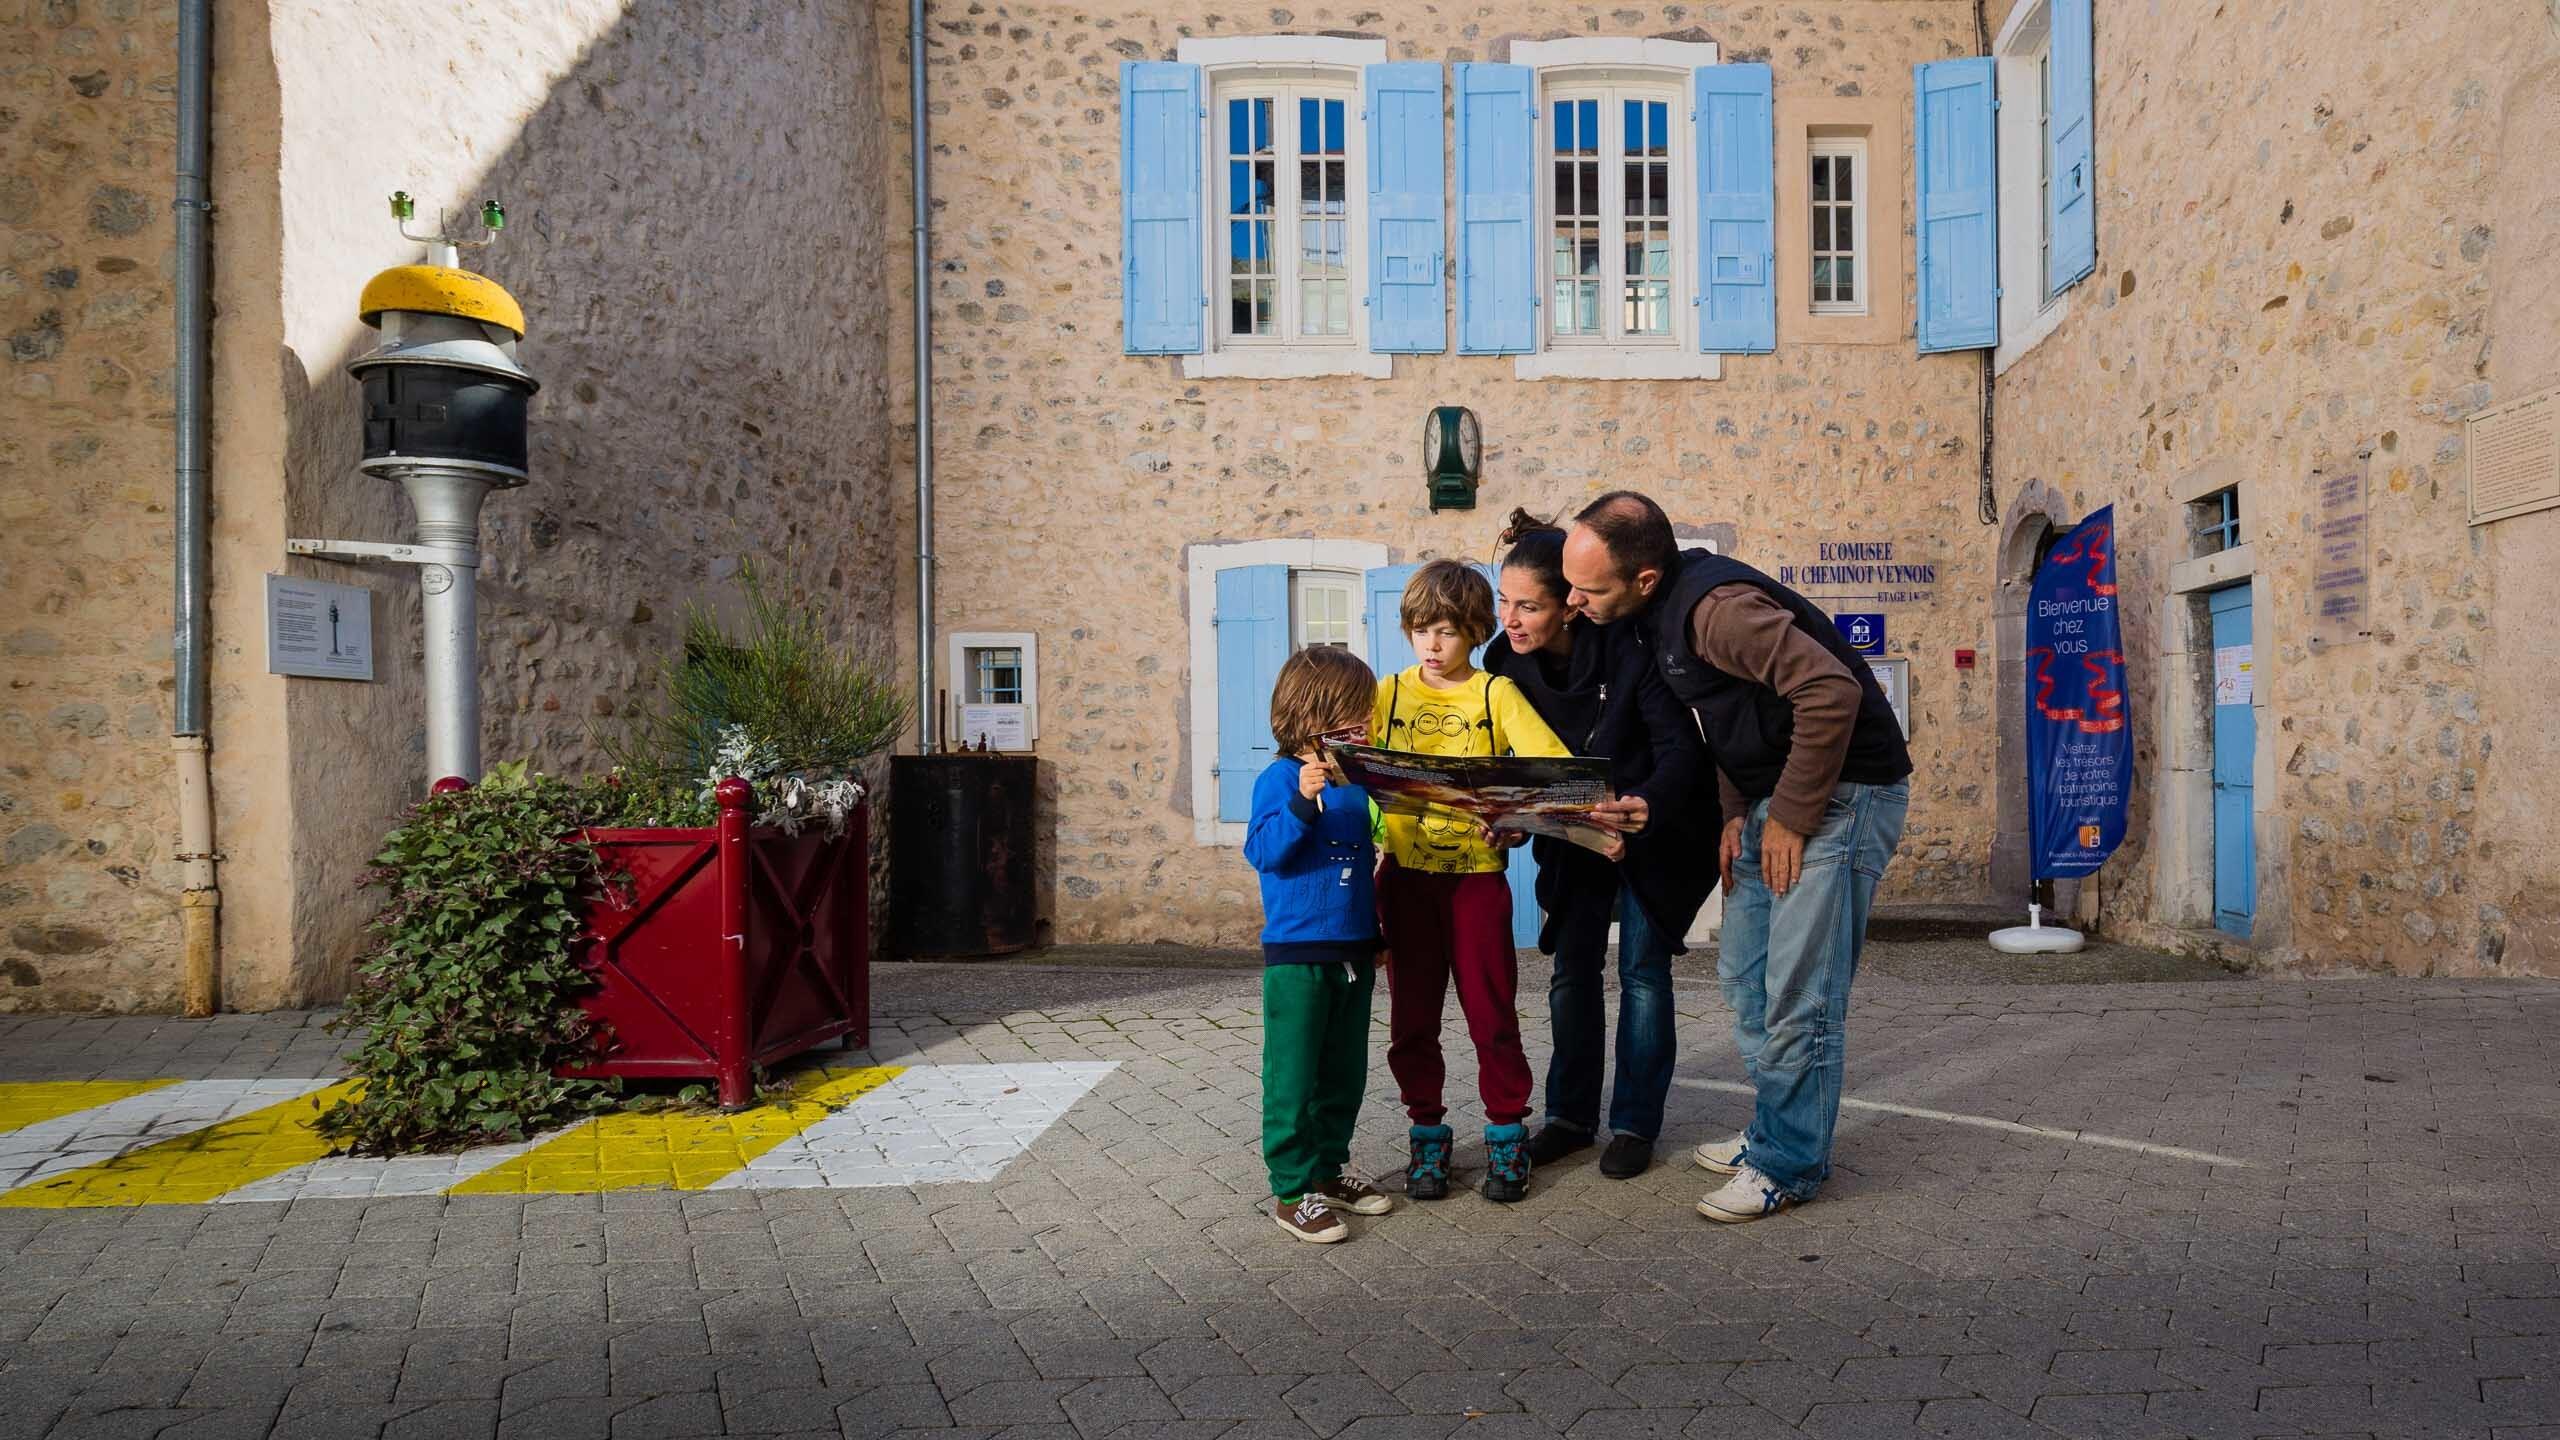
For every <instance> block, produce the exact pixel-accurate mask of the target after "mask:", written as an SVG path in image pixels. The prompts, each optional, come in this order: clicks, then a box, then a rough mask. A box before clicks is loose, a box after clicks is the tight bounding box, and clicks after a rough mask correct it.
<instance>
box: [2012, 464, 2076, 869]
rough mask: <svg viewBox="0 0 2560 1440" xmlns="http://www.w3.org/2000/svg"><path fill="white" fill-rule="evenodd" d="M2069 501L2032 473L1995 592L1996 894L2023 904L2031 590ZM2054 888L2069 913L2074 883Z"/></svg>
mask: <svg viewBox="0 0 2560 1440" xmlns="http://www.w3.org/2000/svg"><path fill="white" fill-rule="evenodd" d="M2068 507H2069V501H2068V500H2066V499H2065V498H2064V496H2063V494H2062V491H2061V490H2060V489H2058V488H2056V487H2054V486H2052V485H2048V484H2044V483H2043V482H2041V481H2030V482H2028V484H2027V487H2026V489H2025V490H2024V491H2023V492H2021V493H2020V494H2019V496H2018V498H2017V499H2016V500H2013V501H2011V502H2010V504H2009V508H2008V513H2007V514H2005V515H2004V516H2002V517H2001V521H2000V559H1999V570H1998V585H1997V588H1995V589H1994V590H1993V591H1992V600H1991V646H1992V652H1991V653H1992V655H1993V664H1994V665H1995V667H1996V668H1995V670H1994V671H1993V676H1994V679H1995V681H1996V683H1995V685H1994V686H1993V691H1994V695H1995V697H1996V698H1995V699H1994V701H1993V703H1994V704H1995V705H1997V706H1998V716H1999V737H2000V738H1999V744H1998V746H1997V754H1998V773H1997V774H1996V775H1995V776H1994V777H1993V782H1994V783H1993V787H1992V797H1993V800H1992V814H1993V826H1994V828H1993V831H1992V837H1991V899H1992V901H1993V902H1994V903H1995V904H2000V905H2006V906H2012V907H2014V908H2017V909H2020V910H2023V909H2025V908H2026V905H2027V901H2028V899H2029V898H2030V895H2031V893H2032V891H2033V890H2034V888H2035V872H2034V865H2033V860H2032V856H2031V855H2030V853H2029V852H2030V845H2031V833H2030V826H2031V822H2030V820H2029V818H2028V817H2029V811H2028V807H2027V595H2028V592H2029V591H2030V590H2031V589H2032V588H2033V587H2034V585H2035V577H2036V566H2037V565H2038V564H2040V563H2041V562H2042V561H2043V560H2044V557H2045V552H2046V551H2049V550H2051V549H2052V548H2053V546H2054V542H2055V541H2057V540H2059V539H2061V538H2062V535H2063V532H2064V531H2066V530H2067V529H2069V528H2070V525H2071V523H2072V522H2071V518H2070V514H2069V508H2068ZM2056 889H2057V893H2056V894H2055V896H2054V900H2055V904H2056V908H2057V909H2059V910H2060V911H2061V913H2063V914H2066V915H2067V914H2069V913H2070V911H2069V909H2068V906H2069V905H2070V903H2071V902H2072V900H2073V899H2076V894H2075V893H2074V892H2076V890H2077V886H2076V885H2073V884H2071V883H2069V882H2065V883H2063V884H2062V885H2060V886H2057V887H2056Z"/></svg>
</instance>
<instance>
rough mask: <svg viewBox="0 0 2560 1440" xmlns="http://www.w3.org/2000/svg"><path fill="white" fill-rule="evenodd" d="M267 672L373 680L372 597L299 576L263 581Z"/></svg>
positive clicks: (358, 588)
mask: <svg viewBox="0 0 2560 1440" xmlns="http://www.w3.org/2000/svg"><path fill="white" fill-rule="evenodd" d="M267 673H268V674H270V675H305V676H310V677H312V678H315V679H321V680H370V679H372V678H373V592H372V591H370V590H367V589H365V588H364V587H363V586H361V585H332V584H330V583H329V582H328V581H326V580H305V579H303V578H302V577H301V576H299V575H269V576H268V577H267Z"/></svg>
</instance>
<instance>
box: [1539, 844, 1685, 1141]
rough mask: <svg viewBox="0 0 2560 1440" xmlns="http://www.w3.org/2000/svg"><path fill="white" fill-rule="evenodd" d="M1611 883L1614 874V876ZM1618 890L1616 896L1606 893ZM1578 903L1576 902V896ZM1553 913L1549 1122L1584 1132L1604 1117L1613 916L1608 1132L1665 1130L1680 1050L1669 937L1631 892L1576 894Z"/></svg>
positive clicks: (1649, 1135) (1623, 889)
mask: <svg viewBox="0 0 2560 1440" xmlns="http://www.w3.org/2000/svg"><path fill="white" fill-rule="evenodd" d="M1611 878H1612V880H1614V879H1615V876H1612V877H1611ZM1613 897H1614V903H1612V898H1613ZM1577 901H1578V902H1580V903H1576V902H1577ZM1566 904H1567V906H1568V907H1569V908H1568V909H1567V910H1566V911H1565V913H1563V914H1561V915H1559V916H1558V917H1557V921H1558V923H1557V926H1556V937H1555V947H1556V967H1555V975H1554V978H1552V979H1551V980H1549V981H1548V982H1547V1019H1548V1024H1549V1026H1550V1027H1551V1028H1552V1029H1553V1031H1554V1032H1555V1044H1556V1050H1555V1055H1554V1056H1553V1058H1551V1059H1549V1060H1548V1061H1547V1119H1548V1120H1549V1121H1550V1122H1551V1123H1555V1124H1561V1125H1565V1126H1568V1127H1571V1128H1573V1129H1577V1130H1582V1131H1585V1132H1594V1131H1596V1130H1597V1129H1598V1128H1599V1123H1600V1072H1601V1069H1602V1066H1603V1062H1604V1061H1606V1060H1607V1058H1608V1051H1607V1048H1606V1035H1605V1032H1604V1027H1603V1021H1604V1019H1605V1016H1606V1009H1605V1006H1604V1003H1603V995H1602V988H1601V987H1602V982H1601V979H1600V970H1601V962H1602V961H1603V960H1605V959H1607V958H1608V950H1609V917H1610V914H1611V913H1612V912H1613V911H1614V912H1615V913H1616V915H1617V919H1618V1075H1617V1083H1616V1084H1615V1085H1613V1086H1612V1087H1611V1089H1610V1096H1609V1129H1610V1131H1611V1133H1613V1134H1618V1135H1638V1136H1642V1137H1643V1138H1645V1139H1647V1140H1651V1139H1653V1138H1655V1137H1656V1136H1658V1135H1660V1134H1661V1133H1662V1105H1663V1101H1664V1099H1665V1098H1666V1097H1668V1096H1669V1095H1670V1093H1671V1064H1672V1060H1673V1057H1674V1055H1675V1054H1676V1052H1677V1041H1676V1040H1675V1039H1674V1037H1673V1032H1672V1024H1673V1016H1672V1013H1671V945H1672V941H1671V938H1670V937H1668V936H1665V935H1663V934H1661V933H1660V932H1658V931H1657V930H1655V929H1654V926H1653V922H1652V921H1651V920H1650V919H1648V918H1646V916H1645V913H1644V906H1642V905H1640V904H1638V903H1636V897H1635V891H1634V890H1632V889H1630V888H1628V887H1626V886H1624V885H1613V886H1612V890H1611V894H1609V895H1589V894H1586V895H1578V896H1575V897H1573V899H1571V900H1568V901H1567V902H1566Z"/></svg>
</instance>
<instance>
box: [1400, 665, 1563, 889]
mask: <svg viewBox="0 0 2560 1440" xmlns="http://www.w3.org/2000/svg"><path fill="white" fill-rule="evenodd" d="M1369 734H1370V736H1371V739H1370V742H1369V743H1371V744H1373V745H1376V746H1378V747H1379V748H1380V749H1384V750H1405V751H1410V752H1412V753H1414V754H1417V755H1570V754H1572V753H1573V752H1572V751H1571V750H1569V749H1567V748H1566V747H1565V743H1564V742H1563V741H1562V740H1559V739H1557V738H1556V732H1555V731H1553V730H1551V729H1548V728H1547V722H1546V721H1544V720H1541V719H1539V718H1538V712H1537V711H1536V710H1534V709H1532V708H1530V705H1529V699H1528V697H1527V696H1525V695H1523V694H1521V693H1520V687H1519V686H1517V685H1514V684H1512V683H1511V682H1510V681H1509V680H1506V679H1504V678H1503V677H1501V676H1499V675H1487V674H1485V673H1484V672H1483V671H1481V670H1479V671H1477V672H1476V673H1475V674H1473V675H1470V676H1468V677H1467V679H1466V682H1465V683H1464V684H1462V685H1460V686H1459V687H1458V688H1456V689H1454V690H1439V689H1434V688H1433V687H1431V686H1430V685H1428V684H1426V683H1424V681H1423V679H1422V667H1421V666H1419V665H1415V666H1411V667H1408V668H1407V669H1405V670H1403V671H1400V672H1398V673H1397V674H1394V675H1390V676H1388V677H1387V678H1386V679H1384V680H1381V681H1379V682H1378V702H1377V705H1376V706H1375V708H1373V709H1372V710H1371V711H1370V714H1369ZM1381 843H1382V844H1383V845H1384V847H1385V849H1386V852H1387V853H1388V854H1389V855H1391V856H1393V857H1394V859H1395V862H1396V863H1397V864H1398V865H1401V866H1403V867H1404V868H1406V869H1408V870H1427V871H1430V872H1432V873H1433V874H1438V875H1475V874H1482V873H1484V872H1487V871H1493V870H1500V869H1502V868H1504V867H1505V866H1506V865H1507V864H1508V863H1509V857H1508V856H1507V855H1505V854H1504V853H1503V852H1502V851H1499V850H1496V849H1495V848H1493V847H1492V846H1490V845H1487V844H1486V843H1485V842H1484V834H1483V832H1482V830H1480V829H1479V828H1478V827H1477V825H1476V821H1475V817H1473V816H1471V815H1467V814H1465V813H1463V812H1461V811H1457V810H1451V809H1447V808H1444V807H1442V806H1438V805H1434V806H1432V807H1431V809H1430V810H1429V812H1428V813H1426V814H1423V815H1420V816H1414V815H1395V814H1390V815H1388V816H1387V817H1386V838H1385V840H1384V841H1383V842H1381Z"/></svg>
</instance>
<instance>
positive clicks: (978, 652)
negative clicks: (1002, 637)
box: [967, 645, 1022, 705]
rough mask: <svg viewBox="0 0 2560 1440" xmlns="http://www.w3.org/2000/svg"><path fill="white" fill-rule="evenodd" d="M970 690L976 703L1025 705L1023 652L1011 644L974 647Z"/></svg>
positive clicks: (968, 682) (970, 700) (974, 703)
mask: <svg viewBox="0 0 2560 1440" xmlns="http://www.w3.org/2000/svg"><path fill="white" fill-rule="evenodd" d="M967 691H968V696H969V703H970V704H972V705H1019V704H1021V703H1022V651H1021V650H1019V649H1017V648H1015V647H1013V646H1010V645H1006V646H991V647H987V648H984V649H981V648H978V647H975V646H973V647H971V648H970V650H969V676H968V681H967Z"/></svg>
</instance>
